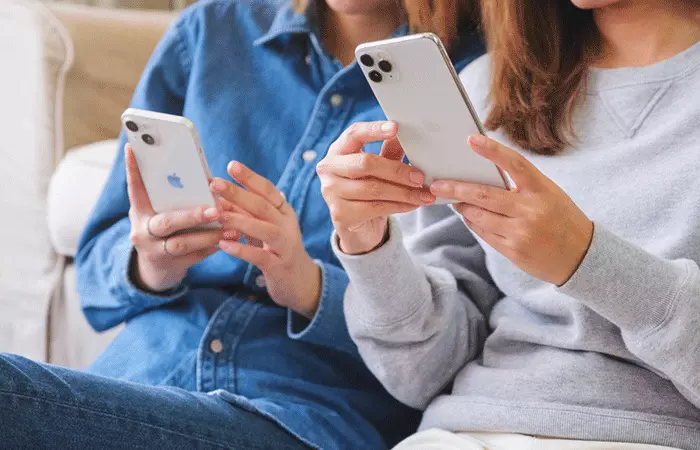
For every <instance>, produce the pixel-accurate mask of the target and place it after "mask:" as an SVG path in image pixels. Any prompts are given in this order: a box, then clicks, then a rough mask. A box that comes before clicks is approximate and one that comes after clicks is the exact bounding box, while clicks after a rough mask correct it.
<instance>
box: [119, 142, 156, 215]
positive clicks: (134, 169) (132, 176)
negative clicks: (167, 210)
mask: <svg viewBox="0 0 700 450" xmlns="http://www.w3.org/2000/svg"><path fill="white" fill-rule="evenodd" d="M124 164H125V165H126V191H127V194H128V196H129V203H131V207H132V208H134V210H135V211H136V212H138V213H142V214H149V215H153V214H155V211H154V210H153V206H152V205H151V199H150V198H149V197H148V192H147V191H146V185H145V184H144V183H143V178H141V171H139V165H138V162H136V155H134V150H133V149H132V148H131V145H129V144H126V145H125V146H124Z"/></svg>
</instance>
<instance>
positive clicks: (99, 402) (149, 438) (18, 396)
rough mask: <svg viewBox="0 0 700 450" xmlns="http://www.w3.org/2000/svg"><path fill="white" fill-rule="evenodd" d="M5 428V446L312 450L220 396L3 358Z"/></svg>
mask: <svg viewBox="0 0 700 450" xmlns="http://www.w3.org/2000/svg"><path fill="white" fill-rule="evenodd" d="M0 423H2V424H3V425H2V426H0V442H3V443H4V444H8V445H10V448H102V449H111V448H156V447H157V448H161V447H162V448H172V449H177V448H235V449H242V448H245V449H261V450H262V449H289V450H292V449H303V448H306V447H305V446H304V445H303V444H302V443H301V442H300V441H298V440H297V439H295V438H294V437H293V436H292V435H290V434H289V433H287V432H286V431H285V430H284V429H282V428H281V427H279V426H278V425H277V424H275V423H273V422H272V421H270V420H268V419H266V418H265V417H263V416H260V415H258V414H256V413H253V412H250V411H247V410H244V409H242V408H239V407H236V406H234V405H231V404H229V403H227V402H226V401H225V400H223V399H222V398H220V397H218V396H216V395H208V394H205V393H199V392H190V391H186V390H183V389H179V388H174V387H159V386H148V385H142V384H137V383H130V382H124V381H119V380H114V379H110V378H105V377H100V376H97V375H92V374H87V373H84V372H80V371H76V370H71V369H67V368H63V367H57V366H52V365H48V364H41V363H36V362H33V361H30V360H28V359H26V358H22V357H19V356H15V355H5V354H0Z"/></svg>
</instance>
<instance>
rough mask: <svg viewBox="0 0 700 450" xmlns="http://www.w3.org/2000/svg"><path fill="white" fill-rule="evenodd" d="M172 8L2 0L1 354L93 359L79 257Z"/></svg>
mask: <svg viewBox="0 0 700 450" xmlns="http://www.w3.org/2000/svg"><path fill="white" fill-rule="evenodd" d="M173 17H174V15H173V13H166V12H145V11H115V10H107V9H97V8H91V7H77V6H67V5H49V6H47V5H45V4H42V3H40V2H38V1H32V0H1V1H0V136H2V139H0V216H1V220H0V249H1V250H2V251H1V252H0V351H1V352H11V353H17V354H21V355H24V356H27V357H30V358H33V359H36V360H40V361H48V362H51V363H55V364H60V365H65V366H69V367H76V368H81V367H85V366H86V365H88V364H89V363H90V362H91V361H92V360H93V359H94V358H95V357H96V356H97V354H98V353H99V352H100V351H101V350H102V349H103V348H104V347H105V345H107V343H108V342H109V341H110V340H111V339H112V338H113V337H114V335H115V333H117V332H118V330H110V331H108V332H106V333H102V334H97V333H95V332H94V331H92V329H90V327H89V326H88V324H87V322H86V321H85V318H84V317H83V315H82V313H81V311H80V306H79V300H78V297H77V294H76V291H75V269H74V266H73V263H72V258H73V256H74V255H75V248H76V242H77V240H78V236H79V234H80V231H81V229H82V227H83V225H84V223H85V221H86V219H87V216H88V214H89V212H90V211H91V209H92V207H93V205H94V202H95V200H96V199H97V196H98V195H99V193H100V190H101V189H102V186H103V184H104V181H105V178H106V176H107V173H108V171H109V169H110V167H111V164H112V160H113V158H114V156H115V152H116V151H117V145H116V142H115V141H114V139H115V138H116V136H117V135H118V132H119V116H120V114H121V112H122V111H123V110H124V109H125V108H126V107H127V105H128V102H129V99H130V97H131V95H132V92H133V90H134V88H135V85H136V83H137V81H138V79H139V76H140V73H141V71H142V69H143V67H144V65H145V63H146V61H147V59H148V56H149V55H150V54H151V52H152V50H153V48H154V46H155V44H156V43H157V41H158V39H159V38H160V36H161V35H162V33H163V32H164V31H165V29H166V28H167V26H168V24H169V23H170V22H171V20H172V19H173Z"/></svg>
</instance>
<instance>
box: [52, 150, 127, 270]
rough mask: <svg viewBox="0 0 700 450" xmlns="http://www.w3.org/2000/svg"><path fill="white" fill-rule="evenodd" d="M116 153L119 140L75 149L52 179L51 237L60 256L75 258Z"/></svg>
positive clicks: (64, 159) (60, 165) (62, 162)
mask: <svg viewBox="0 0 700 450" xmlns="http://www.w3.org/2000/svg"><path fill="white" fill-rule="evenodd" d="M116 152H117V141H116V140H108V141H101V142H96V143H94V144H89V145H86V146H83V147H79V148H76V149H74V150H71V151H70V152H68V154H67V155H66V157H65V158H63V160H62V161H61V163H60V164H59V166H58V168H57V169H56V171H55V172H54V174H53V176H52V177H51V183H50V184H49V194H48V221H49V236H50V237H51V243H52V244H53V246H54V249H55V250H56V251H57V252H58V253H59V254H62V255H65V256H71V257H72V256H75V253H76V249H77V246H78V239H79V238H80V233H81V232H82V231H83V228H84V227H85V223H86V222H87V219H88V217H89V215H90V213H91V212H92V209H93V208H94V206H95V202H97V199H98V197H99V195H100V193H101V192H102V188H103V187H104V185H105V182H106V181H107V176H108V175H109V171H110V169H111V168H112V164H113V162H114V158H115V156H116Z"/></svg>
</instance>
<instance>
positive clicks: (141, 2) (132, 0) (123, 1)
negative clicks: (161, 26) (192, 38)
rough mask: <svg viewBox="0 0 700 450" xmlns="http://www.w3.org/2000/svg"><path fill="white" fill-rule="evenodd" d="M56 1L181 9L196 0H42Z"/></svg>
mask: <svg viewBox="0 0 700 450" xmlns="http://www.w3.org/2000/svg"><path fill="white" fill-rule="evenodd" d="M43 1H52V2H56V3H75V4H81V5H92V6H99V7H103V8H131V9H165V10H168V9H171V10H176V9H182V8H184V7H185V6H187V5H190V4H192V3H194V2H195V1H196V0H43Z"/></svg>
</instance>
